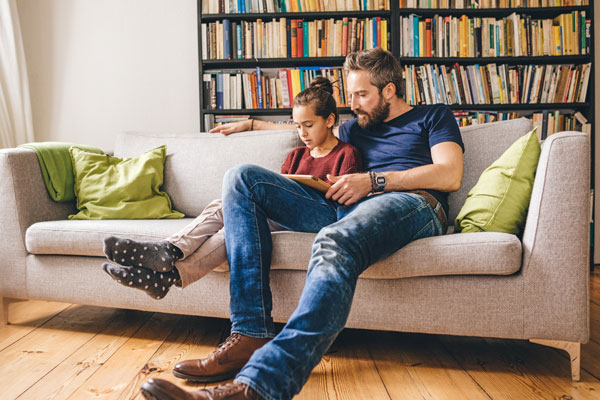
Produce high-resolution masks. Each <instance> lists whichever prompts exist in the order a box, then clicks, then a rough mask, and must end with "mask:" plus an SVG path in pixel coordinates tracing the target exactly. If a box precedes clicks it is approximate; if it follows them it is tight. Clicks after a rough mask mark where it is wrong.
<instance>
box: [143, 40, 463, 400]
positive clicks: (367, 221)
mask: <svg viewBox="0 0 600 400" xmlns="http://www.w3.org/2000/svg"><path fill="white" fill-rule="evenodd" d="M344 68H345V69H346V71H347V72H348V75H347V88H348V93H349V95H350V98H351V103H350V104H351V108H352V111H353V112H354V113H355V114H356V116H357V117H356V118H355V119H353V120H351V121H348V122H346V123H344V124H342V125H341V126H340V127H339V138H340V139H341V140H343V141H345V142H348V143H350V144H352V145H354V146H355V147H356V148H358V149H359V150H360V152H361V154H362V157H363V164H364V166H365V170H366V171H367V172H365V173H356V174H349V175H344V176H336V177H333V176H331V177H329V178H330V180H331V181H332V182H334V184H333V185H332V187H331V188H330V189H329V190H328V191H327V193H326V194H325V195H323V194H321V193H320V192H318V191H316V190H313V189H311V188H308V187H304V186H302V185H300V184H298V183H296V182H293V181H291V180H289V179H286V178H283V177H282V176H281V175H279V174H277V173H274V172H271V171H268V170H265V169H264V168H261V167H258V166H254V165H241V166H237V167H234V168H232V169H230V170H229V171H228V172H227V174H226V175H225V178H224V182H223V215H224V222H225V237H226V247H227V258H228V261H229V266H230V272H231V275H230V294H231V300H230V311H231V323H232V326H231V336H230V337H229V338H228V339H227V340H226V341H225V343H223V344H222V345H221V347H219V349H217V350H216V351H215V352H214V353H213V354H212V355H211V356H210V357H208V358H205V359H200V360H188V361H184V362H182V363H180V364H177V365H176V366H175V369H174V371H173V373H174V374H175V376H177V377H180V378H185V379H188V380H192V381H198V382H211V381H212V382H214V381H219V380H226V379H230V378H233V377H235V380H234V381H233V383H229V384H227V385H223V386H218V387H215V388H207V389H201V390H199V391H196V392H186V391H184V390H182V389H180V388H179V387H178V386H176V385H173V384H171V383H169V382H168V381H164V380H160V379H151V380H149V381H147V382H145V383H144V384H143V385H142V394H143V395H144V396H145V397H146V398H148V399H159V400H163V399H260V398H264V399H267V400H279V399H291V398H292V397H293V396H294V395H295V394H297V393H299V392H300V390H301V389H302V386H303V385H304V383H306V381H307V380H308V378H309V376H310V373H311V371H312V369H313V368H314V367H315V366H316V365H317V364H318V363H319V361H320V360H321V358H322V357H323V355H324V354H325V352H326V350H327V349H328V347H329V346H330V345H331V343H332V342H333V341H334V339H335V338H336V337H337V335H338V334H339V332H340V331H341V330H342V329H343V328H344V325H345V323H346V320H347V318H348V314H349V312H350V306H351V304H352V298H353V295H354V289H355V287H356V282H357V279H358V276H359V275H360V274H361V273H362V272H363V271H364V270H365V269H367V268H368V267H369V266H370V265H372V264H374V263H376V262H377V261H379V260H381V259H383V258H385V257H387V256H389V255H391V254H392V253H394V252H395V251H397V250H398V249H400V248H402V247H403V246H405V245H406V244H408V243H410V242H411V241H413V240H416V239H420V238H424V237H428V236H434V235H440V234H443V233H444V232H445V230H446V224H447V221H446V215H448V200H447V199H448V192H451V191H456V190H458V189H459V188H460V184H461V180H462V172H463V151H464V145H463V143H462V139H461V136H460V132H459V129H458V125H457V124H456V121H455V119H454V116H453V115H452V112H451V111H450V109H449V108H448V107H446V106H444V105H433V106H418V107H412V106H410V105H408V104H407V103H406V102H405V101H404V100H403V94H402V87H403V85H402V67H401V65H400V63H399V62H398V60H397V59H396V58H395V57H394V56H393V55H392V54H391V53H389V52H387V51H384V50H382V49H379V48H378V49H373V50H366V51H361V52H356V53H352V54H349V55H348V56H347V58H346V61H345V64H344ZM251 127H254V129H281V128H286V129H289V128H290V126H285V125H284V126H282V125H279V124H273V123H269V122H265V121H258V120H257V121H243V122H239V123H234V124H228V125H223V126H221V127H218V128H215V129H213V132H221V133H223V134H229V133H233V132H237V131H241V130H247V129H250V128H251ZM267 218H269V219H272V220H273V221H275V222H277V223H279V224H280V225H282V226H284V227H285V228H287V229H289V230H293V231H300V232H314V233H317V235H316V237H315V241H314V244H313V247H312V254H311V259H310V263H309V266H308V272H307V276H306V283H305V286H304V289H303V291H302V295H301V297H300V301H299V303H298V306H297V308H296V310H295V311H294V312H293V314H292V315H291V316H290V318H289V321H288V322H287V324H286V325H285V326H284V327H283V329H282V330H281V332H279V333H278V334H276V331H275V326H274V323H273V319H272V317H271V309H272V299H271V291H270V289H269V272H270V261H271V233H270V230H269V226H268V224H267Z"/></svg>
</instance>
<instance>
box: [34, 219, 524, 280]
mask: <svg viewBox="0 0 600 400" xmlns="http://www.w3.org/2000/svg"><path fill="white" fill-rule="evenodd" d="M190 220H191V219H189V218H186V219H182V220H160V221H157V220H100V221H47V222H38V223H36V224H33V225H32V226H30V227H29V229H27V233H26V245H27V250H28V251H29V252H30V253H32V254H54V255H82V256H98V257H104V253H103V252H102V240H103V239H104V237H106V236H108V235H117V236H126V237H130V238H132V239H136V240H160V239H163V238H164V237H166V236H167V235H170V234H171V233H174V232H176V231H177V230H179V229H181V228H182V227H183V226H185V225H186V224H187V223H189V222H190ZM314 238H315V234H313V233H299V232H275V233H273V257H272V268H273V269H297V270H306V268H307V266H308V262H309V259H310V254H311V248H312V243H313V240H314ZM521 253H522V249H521V242H520V241H519V239H518V238H517V237H516V236H515V235H511V234H507V233H497V232H477V233H463V234H452V235H444V236H437V237H432V238H425V239H419V240H416V241H414V242H412V243H410V244H408V245H407V246H405V247H404V248H402V249H401V250H399V251H398V252H396V253H395V254H393V255H392V256H390V257H388V258H387V259H385V260H382V261H380V262H378V263H376V264H375V265H373V266H372V267H370V268H369V269H367V271H365V272H364V273H363V274H362V277H363V278H369V279H396V278H405V277H414V276H434V275H465V274H467V275H470V274H479V275H481V274H483V275H509V274H513V273H515V272H517V271H518V270H519V268H520V266H521ZM219 270H221V271H224V270H227V265H226V263H225V264H224V265H222V266H221V267H219Z"/></svg>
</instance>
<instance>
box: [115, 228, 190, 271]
mask: <svg viewBox="0 0 600 400" xmlns="http://www.w3.org/2000/svg"><path fill="white" fill-rule="evenodd" d="M104 254H106V257H107V258H108V259H109V260H110V261H114V262H116V263H117V264H119V265H122V266H124V267H135V268H147V269H151V270H152V271H157V272H168V271H170V270H172V269H173V267H175V261H177V260H179V259H180V258H182V257H183V253H182V252H181V250H179V248H178V247H177V246H175V245H173V244H171V243H169V242H167V241H166V240H162V241H160V242H136V241H135V240H131V239H122V238H119V237H117V236H109V237H107V238H105V239H104Z"/></svg>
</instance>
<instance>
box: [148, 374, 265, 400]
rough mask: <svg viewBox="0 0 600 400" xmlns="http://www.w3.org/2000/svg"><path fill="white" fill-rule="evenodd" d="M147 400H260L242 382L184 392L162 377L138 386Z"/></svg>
mask: <svg viewBox="0 0 600 400" xmlns="http://www.w3.org/2000/svg"><path fill="white" fill-rule="evenodd" d="M140 391H141V392H142V395H143V396H144V398H146V399H147V400H260V399H262V397H260V396H259V395H258V394H257V393H256V392H255V391H254V390H252V389H251V388H250V386H248V385H246V384H244V383H238V382H234V383H228V384H226V385H220V386H217V387H214V388H209V389H201V390H198V391H196V392H186V391H185V390H183V389H181V388H179V387H178V386H177V385H174V384H172V383H171V382H169V381H165V380H163V379H150V380H148V381H146V382H144V383H143V384H142V387H141V388H140Z"/></svg>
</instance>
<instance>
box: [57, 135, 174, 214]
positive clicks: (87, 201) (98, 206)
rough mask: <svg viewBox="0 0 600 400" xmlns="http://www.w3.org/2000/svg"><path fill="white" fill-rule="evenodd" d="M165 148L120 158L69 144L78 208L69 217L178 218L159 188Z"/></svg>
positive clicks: (161, 180) (161, 181)
mask: <svg viewBox="0 0 600 400" xmlns="http://www.w3.org/2000/svg"><path fill="white" fill-rule="evenodd" d="M166 152H167V146H164V145H163V146H160V147H157V148H156V149H154V150H150V151H148V152H146V153H144V154H142V155H141V156H139V157H136V158H123V159H121V158H117V157H112V156H109V155H107V154H94V153H90V152H87V151H84V150H82V149H78V148H77V147H71V148H70V149H69V153H70V155H71V160H72V164H73V173H74V175H75V195H76V197H77V208H78V209H79V210H80V211H79V212H78V213H77V214H75V215H69V219H157V218H182V217H183V216H184V215H183V214H181V213H180V212H177V211H173V210H172V209H171V199H169V196H168V195H167V194H166V193H165V192H162V191H161V190H160V187H161V186H162V184H163V169H164V164H165V158H166Z"/></svg>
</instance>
